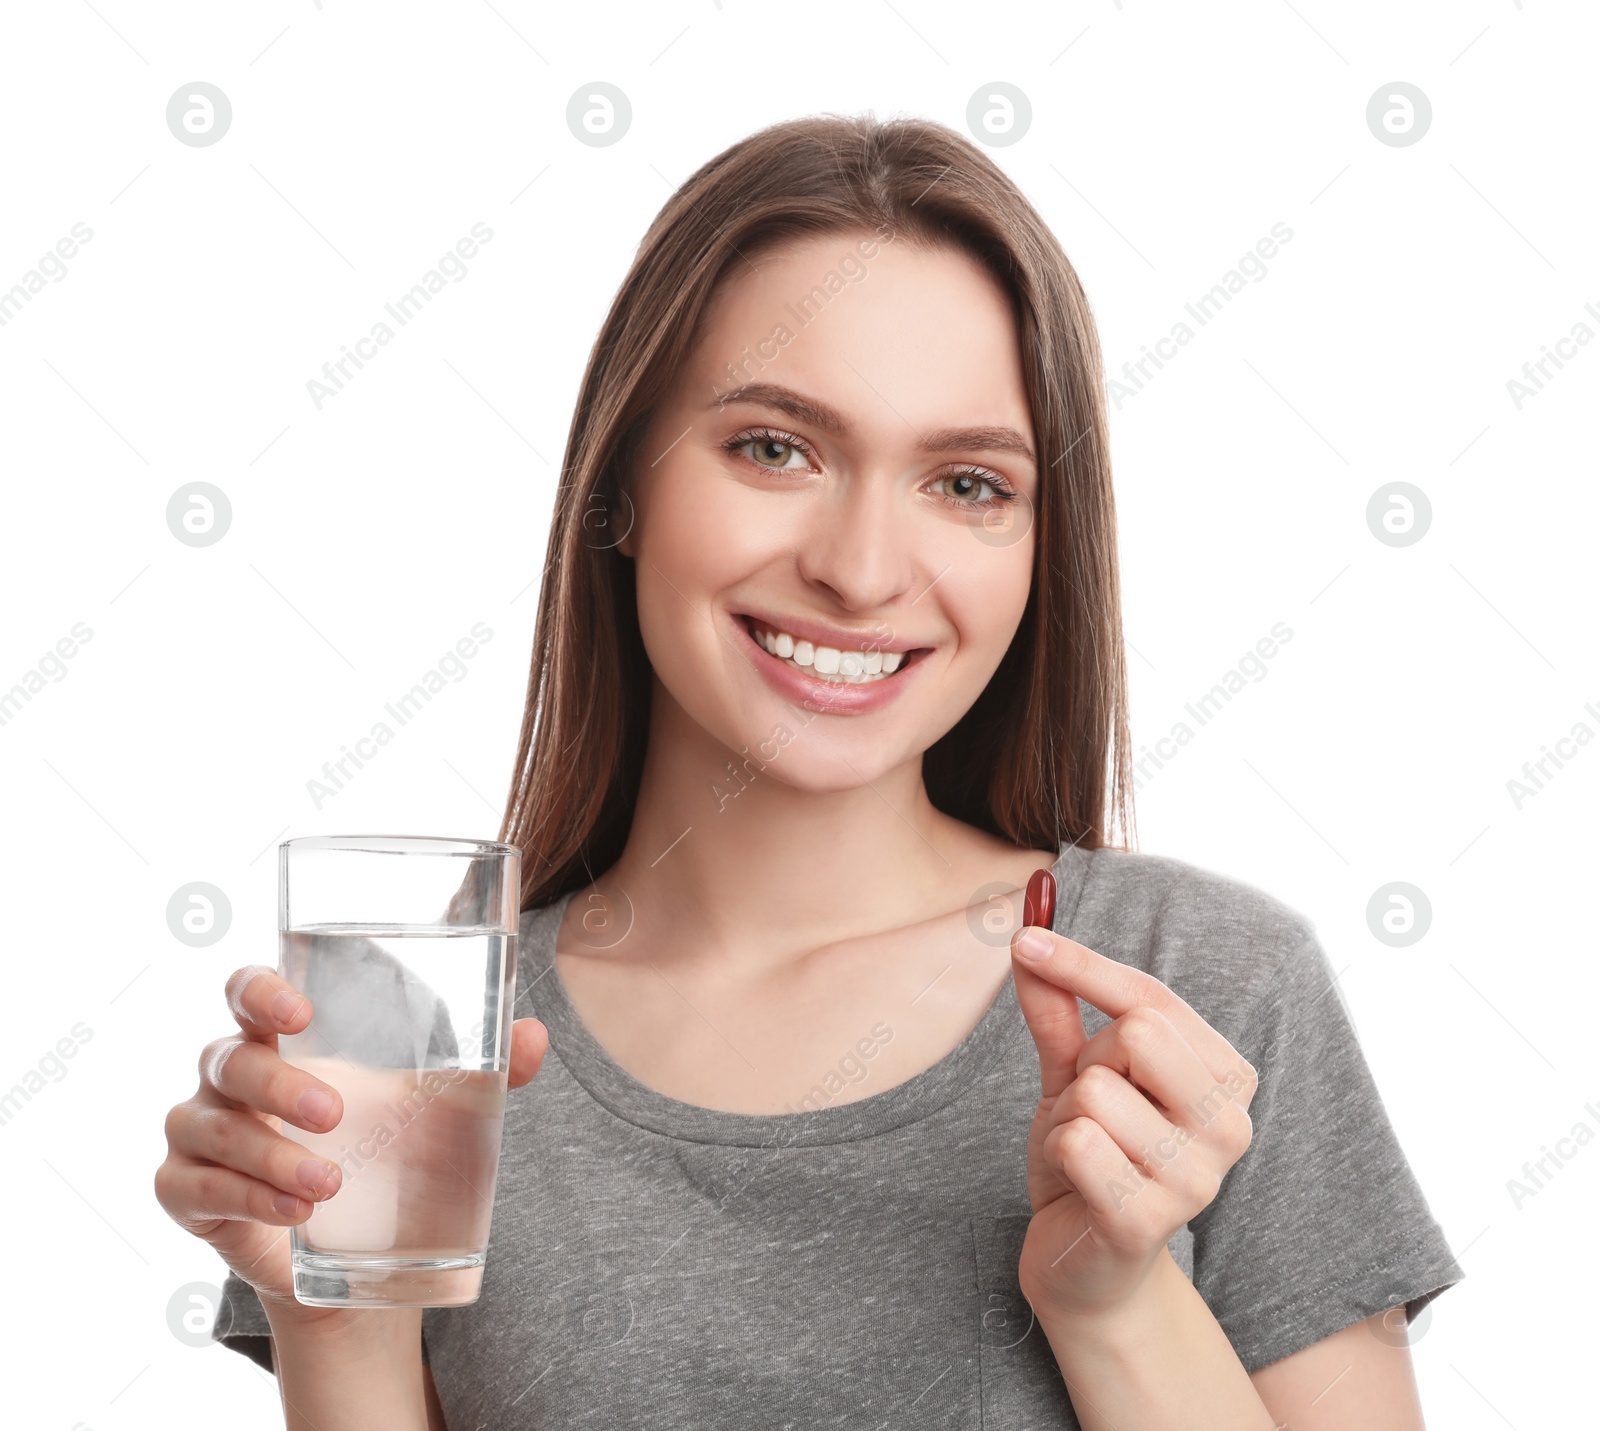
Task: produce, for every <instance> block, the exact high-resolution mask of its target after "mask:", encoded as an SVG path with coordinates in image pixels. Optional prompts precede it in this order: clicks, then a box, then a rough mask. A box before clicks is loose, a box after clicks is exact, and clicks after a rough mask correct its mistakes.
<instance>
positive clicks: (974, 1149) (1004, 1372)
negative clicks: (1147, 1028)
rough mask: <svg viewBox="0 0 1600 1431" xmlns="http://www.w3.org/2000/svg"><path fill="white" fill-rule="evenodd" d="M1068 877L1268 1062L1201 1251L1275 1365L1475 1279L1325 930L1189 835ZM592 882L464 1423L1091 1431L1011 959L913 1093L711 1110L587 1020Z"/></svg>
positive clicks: (452, 1365) (504, 1215)
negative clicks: (581, 961)
mask: <svg viewBox="0 0 1600 1431" xmlns="http://www.w3.org/2000/svg"><path fill="white" fill-rule="evenodd" d="M1055 875H1056V881H1057V900H1056V915H1055V921H1054V926H1055V929H1056V931H1057V932H1058V933H1060V934H1064V935H1066V936H1068V937H1069V938H1072V939H1075V940H1077V941H1078V942H1080V943H1082V944H1086V945H1088V946H1089V947H1090V948H1092V949H1095V950H1098V951H1099V952H1100V953H1102V954H1104V955H1106V956H1108V957H1109V958H1113V959H1117V960H1119V961H1121V962H1123V963H1126V964H1131V965H1133V966H1135V967H1136V968H1140V969H1143V970H1146V971H1147V972H1149V973H1151V974H1153V975H1155V976H1156V977H1157V978H1158V979H1160V980H1161V981H1162V982H1163V983H1165V984H1166V985H1167V986H1168V987H1170V988H1171V989H1172V990H1173V991H1174V992H1175V993H1177V994H1179V995H1180V996H1182V997H1183V998H1184V999H1186V1000H1187V1001H1188V1002H1189V1003H1190V1004H1191V1005H1192V1006H1193V1007H1194V1008H1195V1009H1196V1010H1197V1011H1198V1012H1199V1014H1200V1015H1201V1016H1202V1017H1203V1018H1205V1019H1206V1020H1207V1021H1208V1022H1209V1023H1210V1024H1212V1026H1213V1027H1215V1028H1216V1029H1217V1030H1218V1031H1219V1032H1220V1033H1221V1034H1222V1035H1223V1036H1224V1037H1225V1038H1227V1039H1228V1040H1229V1041H1230V1042H1231V1043H1232V1044H1233V1046H1234V1047H1235V1048H1237V1049H1238V1050H1239V1051H1240V1052H1241V1053H1242V1054H1243V1055H1244V1056H1245V1057H1246V1058H1248V1059H1249V1060H1250V1062H1251V1063H1252V1064H1254V1066H1255V1067H1256V1069H1257V1071H1258V1073H1259V1078H1260V1083H1259V1087H1258V1090H1257V1093H1256V1096H1255V1098H1254V1100H1253V1102H1252V1104H1251V1107H1250V1115H1251V1119H1252V1121H1253V1124H1254V1137H1253V1140H1252V1142H1251V1145H1250V1147H1249V1149H1248V1151H1247V1152H1246V1153H1245V1155H1244V1157H1243V1158H1241V1159H1240V1160H1239V1162H1238V1163H1236V1164H1235V1166H1234V1167H1233V1168H1232V1169H1231V1170H1230V1171H1229V1173H1228V1175H1227V1177H1226V1178H1224V1180H1223V1182H1222V1186H1221V1189H1220V1190H1219V1192H1218V1194H1217V1196H1216V1198H1215V1200H1214V1201H1213V1202H1212V1203H1211V1204H1210V1205H1209V1206H1208V1207H1207V1208H1206V1209H1205V1210H1204V1211H1203V1212H1201V1213H1200V1214H1199V1215H1198V1216H1196V1217H1195V1218H1194V1220H1193V1221H1192V1222H1191V1223H1190V1224H1188V1225H1187V1226H1185V1227H1183V1228H1180V1229H1179V1230H1178V1232H1177V1233H1176V1234H1175V1236H1174V1237H1173V1238H1172V1241H1171V1244H1170V1247H1171V1251H1172V1254H1173V1257H1174V1258H1175V1259H1176V1261H1177V1262H1178V1264H1179V1266H1181V1267H1182V1268H1183V1270H1184V1272H1185V1274H1186V1275H1187V1276H1188V1277H1189V1278H1190V1279H1191V1281H1192V1282H1193V1283H1194V1285H1195V1286H1196V1287H1197V1288H1198V1289H1199V1291H1200V1293H1201V1294H1202V1296H1203V1297H1204V1299H1205V1301H1206V1304H1207V1305H1208V1306H1209V1307H1210V1308H1211V1310H1212V1312H1213V1314H1214V1315H1215V1316H1216V1317H1217V1319H1218V1321H1219V1322H1220V1323H1221V1325H1222V1328H1223V1330H1224V1331H1225V1332H1226V1333H1227V1335H1228V1337H1229V1339H1230V1341H1231V1342H1232V1344H1233V1346H1234V1348H1235V1349H1236V1351H1237V1352H1238V1354H1239V1357H1240V1359H1241V1360H1242V1361H1243V1363H1244V1365H1245V1367H1246V1368H1247V1369H1248V1370H1251V1371H1254V1370H1255V1369H1256V1368H1257V1367H1261V1366H1265V1365H1267V1364H1268V1363H1270V1362H1274V1361H1278V1360H1280V1359H1281V1358H1283V1357H1286V1356H1288V1355H1289V1354H1290V1353H1291V1352H1294V1351H1298V1350H1299V1349H1300V1348H1302V1347H1305V1346H1309V1345H1311V1344H1312V1343H1313V1342H1316V1341H1319V1340H1321V1339H1322V1338H1323V1337H1326V1336H1329V1335H1331V1334H1332V1333H1334V1332H1336V1331H1338V1330H1340V1329H1341V1328H1343V1327H1347V1326H1349V1325H1351V1324H1352V1323H1354V1322H1357V1321H1359V1320H1361V1319H1362V1318H1364V1317H1368V1316H1370V1315H1372V1314H1373V1313H1375V1312H1380V1311H1383V1310H1384V1309H1386V1308H1388V1307H1392V1306H1394V1305H1396V1304H1398V1303H1400V1302H1402V1301H1403V1302H1405V1303H1406V1304H1407V1307H1408V1313H1409V1315H1410V1316H1411V1317H1413V1318H1414V1317H1415V1316H1416V1314H1417V1312H1418V1311H1420V1309H1421V1308H1422V1307H1423V1306H1424V1305H1425V1304H1426V1303H1427V1302H1429V1301H1430V1300H1432V1298H1434V1297H1435V1296H1437V1295H1438V1294H1439V1293H1440V1292H1441V1291H1443V1290H1444V1289H1445V1288H1447V1287H1449V1286H1451V1285H1452V1284H1454V1283H1455V1282H1457V1281H1459V1280H1460V1279H1461V1276H1462V1271H1461V1268H1460V1267H1459V1266H1458V1265H1457V1263H1456V1261H1455V1259H1454V1258H1453V1257H1452V1255H1451V1251H1450V1247H1449V1245H1448V1243H1447V1242H1446V1240H1445V1238H1444V1235H1443V1233H1442V1232H1441V1230H1440V1228H1439V1226H1438V1224H1437V1223H1436V1222H1435V1221H1434V1219H1433V1217H1432V1215H1431V1213H1430V1211H1429V1208H1428V1204H1427V1201H1426V1199H1425V1198H1424V1197H1423V1194H1422V1191H1421V1189H1420V1188H1419V1187H1418V1185H1417V1182H1416V1180H1415V1178H1414V1176H1413V1174H1412V1172H1411V1169H1410V1167H1409V1166H1408V1164H1407V1162H1406V1159H1405V1155H1404V1153H1403V1152H1402V1151H1401V1148H1400V1146H1399V1144H1398V1142H1397V1140H1396V1137H1395V1134H1394V1131H1393V1128H1392V1126H1391V1125H1390V1122H1389V1119H1388V1116H1387V1114H1386V1112H1385V1111H1384V1106H1383V1102H1382V1100H1381V1099H1380V1097H1379V1095H1378V1093H1377V1090H1376V1088H1375V1087H1374V1085H1373V1081H1372V1076H1371V1074H1370V1072H1369V1071H1368V1068H1367V1064H1366V1061H1365V1059H1364V1058H1363V1056H1362V1053H1361V1049H1360V1045H1359V1043H1358V1042H1357V1039H1356V1036H1355V1034H1354V1032H1353V1030H1352V1029H1351V1026H1350V1023H1349V1020H1348V1018H1347V1017H1346V1014H1345V1011H1344V1007H1343V1005H1342V1003H1341V1001H1340V998H1339V996H1338V994H1337V992H1336V991H1335V990H1334V989H1333V972H1332V969H1331V968H1330V966H1329V962H1328V959H1327V956H1326V954H1325V953H1324V952H1323V950H1322V948H1321V946H1320V944H1319V943H1318V942H1317V940H1316V939H1315V937H1314V935H1313V932H1312V930H1313V926H1312V925H1311V923H1310V921H1309V920H1308V919H1306V918H1305V917H1304V916H1303V915H1300V914H1298V913H1296V912H1295V911H1294V910H1292V909H1290V908H1289V907H1287V906H1286V905H1284V904H1283V903H1281V902H1280V901H1278V900H1277V899H1275V898H1273V897H1272V896H1270V895H1268V894H1266V893H1264V892H1262V891H1260V890H1258V889H1255V888H1254V887H1252V886H1250V885H1247V884H1245V883H1243V882H1241V881H1238V880H1234V879H1230V878H1228V877H1226V876H1223V875H1220V874H1216V873H1213V872H1211V871H1208V870H1204V869H1201V868H1199V867H1197V866H1194V865H1191V864H1188V863H1186V862H1184V861H1181V860H1177V859H1172V858H1169V857H1165V856H1160V855H1153V854H1147V853H1141V852H1128V851H1123V850H1114V849H1101V850H1095V851H1093V852H1085V851H1082V850H1079V849H1077V848H1075V847H1073V846H1065V847H1063V850H1062V853H1061V857H1060V859H1059V860H1058V861H1057V863H1056V866H1055ZM570 898H571V896H570V895H568V896H565V897H563V898H562V899H559V900H557V901H556V902H555V903H553V904H550V905H546V906H544V907H543V908H541V909H536V910H529V911H525V912H524V914H523V916H522V926H521V950H520V955H519V964H520V967H519V970H518V979H517V987H518V993H517V1004H516V1013H517V1016H519V1017H523V1016H526V1015H530V1014H531V1015H535V1016H537V1017H538V1018H540V1019H541V1020H543V1022H544V1023H545V1024H546V1026H547V1027H548V1028H549V1030H550V1053H549V1054H548V1055H547V1056H546V1059H545V1062H544V1065H543V1067H542V1068H541V1069H540V1071H539V1073H538V1074H537V1076H536V1077H535V1078H534V1079H533V1081H532V1082H531V1083H529V1084H528V1085H526V1086H525V1087H523V1088H521V1089H519V1090H516V1091H514V1092H513V1093H512V1094H511V1095H510V1098H509V1102H508V1106H507V1114H506V1124H505V1136H504V1143H503V1151H502V1154H501V1162H500V1173H499V1181H498V1184H497V1187H496V1192H495V1203H494V1218H493V1230H492V1236H491V1240H490V1245H489V1257H488V1265H487V1268H486V1271H485V1275H484V1283H483V1294H482V1296H481V1297H480V1298H479V1300H478V1301H477V1302H476V1303H474V1304H473V1305H472V1306H469V1307H454V1308H443V1307H436V1308H429V1309H428V1310H427V1311H425V1312H424V1314H423V1322H422V1330H423V1351H424V1355H425V1356H426V1358H427V1360H428V1362H429V1365H430V1366H431V1368H432V1372H433V1377H434V1381H435V1383H436V1384H437V1386H438V1390H439V1397H440V1400H441V1403H442V1404H443V1407H444V1410H445V1414H446V1416H447V1418H448V1420H449V1424H450V1425H451V1426H452V1427H455V1428H461V1431H473V1428H476V1427H482V1426H490V1427H495V1428H497V1431H509V1428H513V1427H540V1428H552V1427H560V1428H562V1431H582V1428H605V1431H615V1428H617V1427H624V1426H626V1427H632V1426H650V1427H658V1428H673V1427H683V1428H691V1427H692V1428H696V1431H699V1428H702V1427H706V1426H760V1427H764V1428H770V1431H779V1428H797V1431H798V1428H804V1431H819V1428H823V1427H839V1428H844V1427H849V1428H864V1431H865V1429H866V1428H870V1431H881V1428H899V1427H908V1428H909V1427H916V1428H918V1431H936V1428H957V1427H959V1428H976V1427H978V1426H982V1427H983V1428H984V1431H995V1428H997V1427H999V1428H1025V1427H1031V1428H1066V1431H1076V1428H1077V1427H1078V1424H1079V1423H1078V1421H1077V1418H1076V1417H1075V1416H1074V1415H1073V1412H1072V1403H1071V1401H1070V1400H1069V1398H1068V1395H1067V1391H1066V1387H1065V1385H1064V1383H1063V1381H1062V1379H1061V1375H1060V1372H1059V1370H1058V1369H1057V1367H1056V1363H1055V1359H1054V1356H1053V1354H1052V1352H1051V1350H1050V1346H1049V1343H1048V1342H1047V1341H1046V1339H1045V1337H1044V1334H1043V1329H1042V1328H1041V1327H1040V1326H1038V1325H1037V1323H1036V1322H1035V1319H1034V1317H1033V1313H1032V1309H1031V1308H1030V1307H1029V1306H1028V1304H1027V1302H1026V1300H1025V1299H1024V1298H1023V1296H1022V1294H1021V1292H1020V1290H1019V1288H1018V1285H1017V1259H1018V1255H1019V1252H1020V1250H1021V1246H1022V1238H1023V1234H1024V1232H1025V1231H1026V1229H1027V1226H1028V1220H1029V1216H1030V1213H1029V1205H1028V1195H1027V1188H1026V1184H1025V1172H1026V1167H1027V1152H1026V1149H1027V1136H1028V1126H1029V1122H1030V1120H1031V1119H1032V1116H1033V1111H1034V1107H1035V1104H1036V1102H1037V1099H1038V1095H1039V1060H1038V1053H1037V1050H1036V1048H1035V1046H1034V1043H1033V1040H1032V1037H1031V1035H1030V1034H1029V1032H1028V1028H1027V1025H1026V1023H1025V1022H1024V1020H1023V1017H1022V1012H1021V1009H1020V1007H1019V1005H1018V1003H1017V998H1016V989H1015V985H1014V984H1013V982H1012V980H1011V979H1010V978H1009V977H1008V978H1007V979H1006V982H1005V984H1004V985H1003V986H1002V988H1001V989H1000V992H999V993H998V994H997V995H996V997H995V999H994V1001H993V1002H992V1003H991V1004H990V1006H989V1007H988V1009H987V1010H986V1011H985V1012H984V1014H983V1016H982V1017H981V1018H980V1019H979V1021H978V1023H977V1025H976V1026H975V1027H974V1028H973V1030H972V1031H971V1033H970V1034H968V1035H967V1037H966V1038H965V1039H964V1040H963V1041H962V1042H961V1043H960V1044H959V1045H958V1046H957V1047H956V1048H955V1049H953V1050H952V1051H951V1052H950V1053H948V1054H947V1055H946V1056H945V1057H944V1058H942V1059H940V1060H939V1061H938V1062H937V1063H935V1064H934V1065H933V1066H932V1067H930V1068H927V1069H925V1070H923V1071H922V1072H921V1073H919V1074H917V1075H915V1076H914V1077H912V1078H910V1079H907V1080H906V1081H905V1082H903V1083H900V1084H897V1085H895V1086H893V1087H890V1088H887V1089H885V1090H883V1091H882V1092H879V1093H875V1094H872V1095H870V1096H868V1097H865V1098H860V1099H857V1100H856V1101H853V1102H844V1103H838V1102H836V1101H834V1100H836V1099H837V1096H838V1094H839V1093H840V1092H842V1090H843V1089H844V1088H845V1087H846V1086H847V1084H846V1081H845V1079H846V1077H859V1076H860V1075H858V1074H856V1073H855V1072H854V1069H855V1067H856V1066H858V1065H860V1066H865V1065H866V1063H867V1062H869V1061H870V1056H871V1055H870V1054H866V1053H865V1052H862V1053H861V1055H860V1057H859V1058H857V1059H856V1061H855V1063H851V1062H849V1060H846V1061H845V1067H844V1074H843V1075H835V1076H834V1077H833V1081H832V1083H831V1084H829V1083H828V1082H827V1081H826V1080H825V1081H824V1083H823V1084H822V1085H819V1092H818V1094H817V1095H815V1096H813V1098H812V1099H811V1100H810V1102H811V1103H812V1105H813V1106H812V1107H811V1108H810V1109H808V1110H806V1111H797V1112H791V1113H782V1114H774V1115H758V1114H747V1113H729V1112H723V1111H720V1110H716V1109H708V1108H701V1107H698V1106H695V1105H692V1104H688V1103H682V1102H679V1101H678V1100H676V1099H673V1098H669V1097H666V1096H665V1095H663V1094H660V1093H657V1092H655V1091H654V1090H652V1089H650V1088H648V1087H646V1086H645V1085H644V1084H642V1083H640V1082H639V1081H638V1080H636V1079H634V1078H633V1077H632V1076H631V1075H629V1074H628V1073H627V1072H626V1071H625V1070H624V1069H623V1068H622V1067H621V1066H620V1065H619V1064H617V1063H616V1062H615V1061H614V1060H613V1059H612V1058H611V1057H610V1056H609V1055H607V1053H606V1052H605V1051H604V1049H603V1048H602V1047H601V1046H600V1045H599V1044H598V1043H597V1042H596V1041H595V1039H594V1038H593V1037H592V1036H591V1035H590V1033H589V1032H588V1029H587V1028H586V1026H585V1025H584V1024H583V1023H582V1022H581V1021H580V1020H579V1018H578V1017H577V1015H576V1014H575V1012H574V1010H573V1007H572V1005H571V1004H570V1003H569V1002H568V1000H567V997H566V993H565V991H564V989H563V987H562V984H561V979H560V976H559V973H558V971H557V970H556V968H555V967H554V963H553V953H554V941H555V933H556V930H557V928H558V926H559V924H560V920H561V916H562V913H563V912H564V909H565V906H566V903H567V901H568V900H569V899H570ZM1082 1009H1083V1014H1084V1027H1085V1030H1086V1031H1087V1032H1088V1033H1089V1034H1090V1035H1093V1034H1094V1033H1095V1032H1097V1031H1098V1030H1099V1029H1101V1028H1103V1027H1104V1026H1105V1025H1106V1023H1107V1022H1108V1019H1107V1017H1106V1015H1105V1014H1103V1013H1101V1012H1100V1011H1099V1010H1098V1009H1095V1008H1093V1007H1091V1006H1089V1005H1087V1004H1084V1005H1083V1006H1082ZM885 1014H886V1017H885V1020H884V1022H883V1023H882V1024H881V1025H880V1026H878V1028H877V1029H875V1030H874V1031H873V1033H872V1035H871V1036H869V1037H868V1038H866V1039H864V1040H863V1044H862V1045H859V1046H858V1048H862V1049H864V1046H865V1045H866V1044H869V1043H875V1042H876V1041H877V1040H882V1039H883V1037H884V1033H888V1034H889V1035H890V1036H891V1037H892V1034H893V1025H894V1022H895V1019H896V1017H897V1016H898V1015H897V1012H896V1011H893V1010H886V1011H885ZM880 1030H881V1031H880ZM224 1291H225V1293H226V1297H225V1300H224V1303H223V1305H222V1306H221V1307H220V1308H219V1310H218V1315H217V1321H216V1328H215V1331H214V1333H213V1335H214V1336H215V1337H216V1338H217V1340H219V1341H222V1342H223V1343H224V1344H226V1345H228V1346H232V1347H234V1348H235V1349H236V1350H239V1351H242V1352H244V1353H246V1354H247V1355H249V1356H251V1357H253V1358H254V1359H255V1360H256V1361H258V1362H260V1363H261V1364H262V1365H263V1366H268V1367H270V1364H271V1363H270V1360H269V1355H268V1346H267V1341H266V1333H267V1330H268V1329H267V1323H266V1320H265V1317H264V1314H263V1312H262V1309H261V1305H260V1303H259V1302H258V1301H257V1299H256V1297H255V1294H254V1292H253V1291H252V1290H251V1289H250V1288H249V1287H248V1286H247V1285H246V1284H244V1283H243V1282H241V1281H240V1280H239V1279H238V1278H237V1277H235V1276H233V1275H232V1274H231V1273H230V1274H229V1276H228V1278H227V1280H226V1283H225V1287H224ZM1151 1355H1152V1356H1159V1355H1160V1348H1159V1347H1152V1348H1151Z"/></svg>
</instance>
